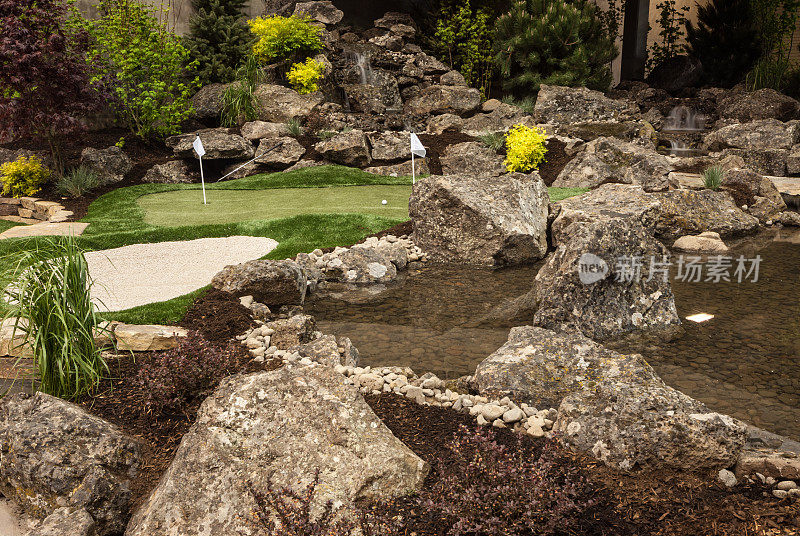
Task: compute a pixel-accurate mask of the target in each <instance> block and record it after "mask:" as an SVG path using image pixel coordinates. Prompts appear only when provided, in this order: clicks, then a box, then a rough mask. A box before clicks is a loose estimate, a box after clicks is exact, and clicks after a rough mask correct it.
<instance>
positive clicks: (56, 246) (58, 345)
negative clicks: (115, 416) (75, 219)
mask: <svg viewBox="0 0 800 536" xmlns="http://www.w3.org/2000/svg"><path fill="white" fill-rule="evenodd" d="M91 288H92V279H91V276H90V275H89V267H88V264H87V262H86V258H85V257H84V255H83V251H81V249H80V248H79V247H78V245H77V242H76V240H75V238H74V237H72V236H67V237H58V238H49V239H45V240H44V241H42V242H39V243H37V245H36V246H35V249H32V250H28V251H25V252H23V253H22V254H21V257H20V260H19V262H18V264H17V265H16V269H15V270H14V276H13V277H12V283H11V284H10V285H9V286H8V287H7V288H6V289H5V291H4V299H5V301H6V302H7V304H8V305H9V311H8V313H7V315H6V317H7V318H16V321H15V323H14V327H13V331H14V332H15V333H16V332H20V333H22V334H23V335H24V344H26V345H29V346H30V348H31V350H32V352H33V356H34V360H35V368H36V370H37V372H38V380H39V390H41V391H42V392H44V393H47V394H49V395H53V396H57V397H59V398H64V399H68V400H71V399H75V398H78V397H80V396H81V395H84V394H86V393H90V392H91V391H93V390H94V388H95V387H96V386H97V384H98V383H99V381H100V380H101V378H102V377H103V376H104V375H105V374H106V373H107V372H108V367H107V366H106V363H105V361H104V360H103V358H102V356H101V354H100V350H99V349H98V348H97V346H96V345H95V340H94V335H95V331H96V329H97V326H98V318H97V315H96V312H95V308H94V306H93V304H92V301H91Z"/></svg>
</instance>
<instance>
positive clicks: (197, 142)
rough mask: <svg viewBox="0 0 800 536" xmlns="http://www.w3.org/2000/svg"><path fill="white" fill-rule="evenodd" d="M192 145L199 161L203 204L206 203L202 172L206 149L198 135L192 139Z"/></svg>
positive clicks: (204, 179)
mask: <svg viewBox="0 0 800 536" xmlns="http://www.w3.org/2000/svg"><path fill="white" fill-rule="evenodd" d="M192 146H193V147H194V152H196V153H197V159H198V160H199V161H200V182H201V183H202V184H203V204H204V205H207V204H208V201H206V177H205V175H204V174H203V155H204V154H206V149H205V147H203V141H202V140H201V139H200V136H197V137H196V138H195V139H194V143H193V144H192Z"/></svg>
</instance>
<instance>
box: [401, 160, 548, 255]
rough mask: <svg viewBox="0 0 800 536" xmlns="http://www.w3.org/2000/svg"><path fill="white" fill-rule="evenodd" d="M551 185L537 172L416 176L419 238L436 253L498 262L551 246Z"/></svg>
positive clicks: (413, 206)
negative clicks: (480, 175) (524, 173)
mask: <svg viewBox="0 0 800 536" xmlns="http://www.w3.org/2000/svg"><path fill="white" fill-rule="evenodd" d="M548 204H549V196H548V193H547V188H546V187H545V185H544V182H542V180H541V179H539V178H538V176H536V175H531V176H528V175H523V174H510V175H504V176H502V177H497V178H493V177H468V176H452V175H450V176H433V177H429V178H427V179H424V180H421V181H419V182H417V184H416V185H415V186H414V189H413V192H412V194H411V200H410V202H409V213H410V215H411V219H412V220H413V222H414V243H415V244H416V245H417V246H419V247H420V248H421V249H422V250H423V251H425V252H427V253H428V256H429V257H430V258H431V259H435V260H439V261H445V262H460V263H466V264H478V265H490V266H499V265H506V264H522V263H526V262H531V261H534V260H537V259H541V258H542V257H544V255H545V254H546V252H547V216H548Z"/></svg>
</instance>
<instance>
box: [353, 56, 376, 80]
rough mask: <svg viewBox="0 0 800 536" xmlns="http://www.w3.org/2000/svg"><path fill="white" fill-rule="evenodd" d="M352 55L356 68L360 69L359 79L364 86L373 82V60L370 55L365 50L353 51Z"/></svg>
mask: <svg viewBox="0 0 800 536" xmlns="http://www.w3.org/2000/svg"><path fill="white" fill-rule="evenodd" d="M350 56H351V57H352V59H353V62H354V63H355V64H356V69H358V75H359V81H360V83H361V85H362V86H365V85H367V84H371V83H372V80H373V76H372V62H371V61H370V57H369V56H368V55H367V54H364V53H363V52H358V51H355V50H354V51H352V52H351V53H350Z"/></svg>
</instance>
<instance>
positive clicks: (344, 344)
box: [289, 335, 359, 367]
mask: <svg viewBox="0 0 800 536" xmlns="http://www.w3.org/2000/svg"><path fill="white" fill-rule="evenodd" d="M340 349H341V351H340ZM289 351H290V352H296V353H298V354H300V357H308V358H309V359H311V360H312V361H313V362H315V363H319V364H320V365H326V366H329V367H335V366H336V365H344V366H346V367H357V366H358V361H359V353H358V350H357V349H356V347H355V346H353V344H352V343H351V342H350V339H348V338H347V337H342V338H340V339H339V340H338V341H337V339H336V337H334V336H333V335H323V336H322V337H320V338H319V339H316V340H314V341H311V342H308V343H306V344H301V345H298V346H294V347H292V348H290V349H289Z"/></svg>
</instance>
